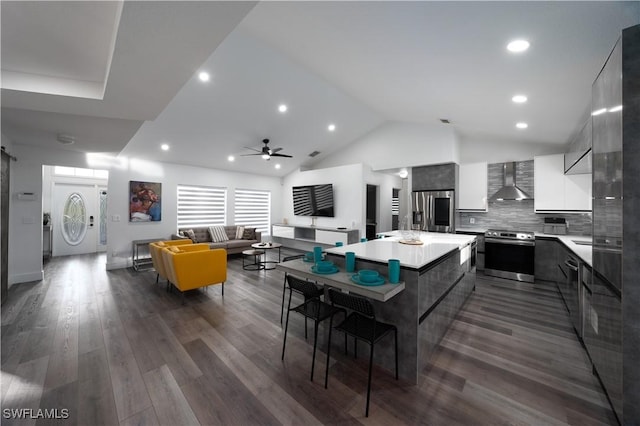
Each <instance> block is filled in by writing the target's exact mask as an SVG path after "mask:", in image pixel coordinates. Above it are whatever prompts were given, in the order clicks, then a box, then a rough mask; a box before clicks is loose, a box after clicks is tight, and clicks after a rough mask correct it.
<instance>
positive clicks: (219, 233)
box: [209, 226, 229, 243]
mask: <svg viewBox="0 0 640 426" xmlns="http://www.w3.org/2000/svg"><path fill="white" fill-rule="evenodd" d="M209 235H211V242H214V243H221V242H223V241H228V240H229V237H228V236H227V231H226V230H225V227H224V226H210V227H209Z"/></svg>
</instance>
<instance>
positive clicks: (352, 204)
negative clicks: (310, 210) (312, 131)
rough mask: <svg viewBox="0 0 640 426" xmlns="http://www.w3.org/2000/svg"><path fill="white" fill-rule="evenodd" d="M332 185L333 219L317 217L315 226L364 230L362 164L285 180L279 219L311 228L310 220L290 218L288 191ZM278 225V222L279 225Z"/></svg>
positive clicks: (290, 204) (311, 172) (291, 198)
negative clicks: (299, 187)
mask: <svg viewBox="0 0 640 426" xmlns="http://www.w3.org/2000/svg"><path fill="white" fill-rule="evenodd" d="M325 183H331V184H333V199H334V203H335V210H334V212H335V217H319V218H317V221H316V226H319V227H327V228H337V227H341V226H343V227H346V228H353V229H360V233H362V232H363V231H364V229H365V228H364V227H365V210H364V202H365V196H366V193H365V184H364V175H363V165H362V164H351V165H347V166H339V167H331V168H326V169H319V170H307V171H296V172H293V173H290V174H288V175H287V176H286V177H285V178H284V185H283V197H284V201H283V203H282V206H283V207H282V214H283V216H282V219H287V221H288V222H289V223H290V224H292V225H304V226H309V225H311V218H310V217H306V216H294V215H293V197H292V192H291V188H292V187H294V186H300V185H318V184H325ZM278 222H280V221H278ZM274 223H275V222H274Z"/></svg>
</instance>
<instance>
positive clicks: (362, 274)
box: [358, 269, 380, 283]
mask: <svg viewBox="0 0 640 426" xmlns="http://www.w3.org/2000/svg"><path fill="white" fill-rule="evenodd" d="M379 277H380V274H379V273H378V271H374V270H373V269H362V270H360V271H358V278H359V279H360V281H362V282H363V283H372V282H374V281H376V280H377V279H378V278H379Z"/></svg>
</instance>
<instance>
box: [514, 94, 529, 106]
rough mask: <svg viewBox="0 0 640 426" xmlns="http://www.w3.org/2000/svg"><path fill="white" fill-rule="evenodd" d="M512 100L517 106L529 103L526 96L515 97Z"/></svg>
mask: <svg viewBox="0 0 640 426" xmlns="http://www.w3.org/2000/svg"><path fill="white" fill-rule="evenodd" d="M511 100H512V101H513V102H515V103H517V104H523V103H525V102H527V97H526V96H525V95H515V96H514V97H513V98H511Z"/></svg>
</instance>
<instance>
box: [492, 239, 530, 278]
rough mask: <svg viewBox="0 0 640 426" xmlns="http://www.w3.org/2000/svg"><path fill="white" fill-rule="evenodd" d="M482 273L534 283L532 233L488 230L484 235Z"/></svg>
mask: <svg viewBox="0 0 640 426" xmlns="http://www.w3.org/2000/svg"><path fill="white" fill-rule="evenodd" d="M484 244H485V246H484V265H485V269H484V273H485V275H491V276H494V277H500V278H508V279H512V280H518V281H526V282H531V283H532V282H533V281H534V268H535V266H534V260H535V249H536V247H535V246H536V238H535V235H534V233H533V232H524V231H508V230H499V229H489V230H488V231H487V232H485V233H484Z"/></svg>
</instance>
